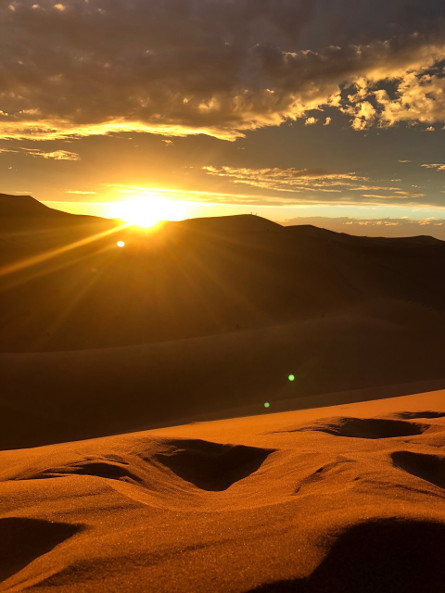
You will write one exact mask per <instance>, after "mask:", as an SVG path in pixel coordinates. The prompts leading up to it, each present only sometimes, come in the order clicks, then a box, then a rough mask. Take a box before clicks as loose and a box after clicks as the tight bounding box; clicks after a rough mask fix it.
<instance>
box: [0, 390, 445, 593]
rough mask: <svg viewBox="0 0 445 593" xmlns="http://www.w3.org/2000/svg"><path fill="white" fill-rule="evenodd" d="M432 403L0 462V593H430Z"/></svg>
mask: <svg viewBox="0 0 445 593" xmlns="http://www.w3.org/2000/svg"><path fill="white" fill-rule="evenodd" d="M444 446H445V391H436V392H431V393H422V394H418V395H411V396H405V397H398V398H392V399H383V400H378V401H368V402H362V403H355V404H347V405H338V406H332V407H327V408H314V409H309V410H304V411H296V412H284V413H265V414H264V415H261V416H251V417H243V418H237V419H232V420H221V421H213V422H205V423H195V424H189V425H183V426H177V427H172V428H165V429H158V430H152V431H145V432H138V433H132V434H124V435H119V436H112V437H105V438H99V439H93V440H87V441H79V442H73V443H65V444H59V445H48V446H45V447H39V448H34V449H21V450H15V451H2V452H1V453H0V480H1V481H0V517H1V518H0V578H2V579H5V580H4V582H3V583H2V584H1V585H0V591H2V592H3V591H5V592H6V591H8V592H11V593H12V592H13V591H24V590H27V591H34V590H35V591H38V592H39V593H54V592H55V591H57V592H59V591H60V592H63V593H88V592H94V593H100V592H134V593H149V592H152V591H153V592H156V593H163V592H165V593H173V592H177V593H185V592H189V591H190V592H196V593H198V592H203V593H204V592H206V593H208V592H234V593H235V592H240V593H241V592H252V591H258V592H274V591H278V592H290V591H294V592H320V593H321V592H322V591H323V592H329V593H340V592H342V593H368V592H369V593H370V592H371V591H372V592H374V593H376V592H378V593H382V592H383V593H385V592H386V593H389V592H394V593H395V592H396V591H397V592H398V593H402V592H410V593H411V592H412V593H414V592H417V593H420V592H425V593H426V592H428V593H439V592H442V591H443V590H444V589H443V587H444V582H445V562H444V561H443V559H444V557H445V554H444V553H445V504H444V500H445V455H444V453H443V447H444Z"/></svg>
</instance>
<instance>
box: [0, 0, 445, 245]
mask: <svg viewBox="0 0 445 593" xmlns="http://www.w3.org/2000/svg"><path fill="white" fill-rule="evenodd" d="M0 55H1V60H0V192H2V193H13V194H30V195H33V196H34V197H35V198H37V199H38V200H40V201H42V202H43V203H45V204H46V205H49V206H52V207H56V208H60V209H63V210H66V211H70V212H75V213H86V214H94V215H99V216H121V217H123V218H127V219H129V220H132V221H136V222H137V221H138V220H140V221H145V222H147V224H148V223H149V222H150V221H152V220H153V221H154V220H156V218H168V219H182V218H186V217H195V216H219V215H226V214H244V213H251V212H252V213H256V214H258V215H261V216H265V217H266V218H269V219H271V220H276V221H278V222H281V223H284V224H299V223H301V222H303V223H312V224H317V225H318V226H324V227H326V228H332V229H333V230H342V231H344V232H350V233H359V234H369V235H375V234H377V235H389V236H391V235H406V234H432V235H434V236H437V237H439V238H443V239H445V2H443V0H421V1H419V0H391V2H389V1H388V0H150V1H148V0H61V1H60V2H58V1H57V0H34V1H28V0H11V1H8V0H6V1H4V0H0Z"/></svg>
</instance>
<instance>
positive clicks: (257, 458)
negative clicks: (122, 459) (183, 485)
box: [154, 440, 273, 491]
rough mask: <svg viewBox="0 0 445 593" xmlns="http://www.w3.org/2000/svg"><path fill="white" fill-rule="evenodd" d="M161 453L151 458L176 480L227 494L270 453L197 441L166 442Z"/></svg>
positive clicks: (264, 450) (257, 449)
mask: <svg viewBox="0 0 445 593" xmlns="http://www.w3.org/2000/svg"><path fill="white" fill-rule="evenodd" d="M168 445H169V447H170V449H169V450H167V451H166V452H165V453H157V454H156V455H155V456H154V457H155V458H156V459H157V461H159V462H160V463H162V464H163V465H164V466H166V467H168V468H169V469H171V470H172V471H173V472H174V473H175V474H176V475H177V476H179V477H180V478H182V479H183V480H186V481H187V482H190V483H192V484H194V485H195V486H197V487H198V488H201V489H202V490H209V491H221V490H227V488H229V487H230V486H231V485H232V484H234V483H235V482H238V481H239V480H242V479H243V478H246V477H247V476H250V475H251V474H253V473H254V472H255V471H257V470H258V469H259V468H260V467H261V465H262V464H263V463H264V461H265V460H266V458H267V457H268V455H270V453H273V450H272V449H261V448H256V447H246V446H244V445H222V444H219V443H212V442H209V441H201V440H177V441H168Z"/></svg>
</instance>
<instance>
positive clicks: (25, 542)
mask: <svg viewBox="0 0 445 593" xmlns="http://www.w3.org/2000/svg"><path fill="white" fill-rule="evenodd" d="M80 530H81V527H80V526H79V525H71V524H69V523H54V522H52V521H42V520H39V519H24V518H18V517H10V518H5V519H0V582H1V581H4V580H6V579H8V578H9V577H11V576H12V575H13V574H15V573H17V572H19V571H20V570H22V569H23V568H25V566H27V565H28V564H30V563H31V562H32V561H33V560H35V559H36V558H38V557H39V556H42V555H43V554H46V553H47V552H49V551H50V550H52V549H53V548H55V547H56V546H57V545H58V544H60V543H62V542H63V541H65V540H66V539H68V538H70V537H71V536H72V535H74V534H75V533H77V532H78V531H80Z"/></svg>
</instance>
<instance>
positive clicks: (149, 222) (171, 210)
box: [109, 196, 187, 228]
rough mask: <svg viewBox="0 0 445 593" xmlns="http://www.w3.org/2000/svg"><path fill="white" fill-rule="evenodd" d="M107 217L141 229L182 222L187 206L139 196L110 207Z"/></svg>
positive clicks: (155, 197)
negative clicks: (175, 221) (162, 223)
mask: <svg viewBox="0 0 445 593" xmlns="http://www.w3.org/2000/svg"><path fill="white" fill-rule="evenodd" d="M109 215H110V216H111V217H112V218H120V219H121V220H125V221H126V222H128V223H130V224H132V225H136V226H140V227H143V228H150V227H154V226H156V225H157V224H159V223H160V222H163V221H173V220H183V219H184V218H186V217H187V205H186V204H184V203H183V202H176V201H175V200H167V199H163V198H159V197H157V196H141V197H137V198H132V199H129V200H125V201H122V202H116V203H115V204H113V205H112V206H111V207H110V212H109Z"/></svg>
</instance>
